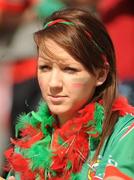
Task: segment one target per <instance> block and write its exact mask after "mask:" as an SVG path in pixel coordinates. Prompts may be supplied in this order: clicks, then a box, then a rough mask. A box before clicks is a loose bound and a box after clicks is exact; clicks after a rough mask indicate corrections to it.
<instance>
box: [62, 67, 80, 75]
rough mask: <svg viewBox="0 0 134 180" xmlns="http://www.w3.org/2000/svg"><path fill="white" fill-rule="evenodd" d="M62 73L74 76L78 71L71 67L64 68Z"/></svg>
mask: <svg viewBox="0 0 134 180" xmlns="http://www.w3.org/2000/svg"><path fill="white" fill-rule="evenodd" d="M64 71H65V72H67V73H69V74H74V73H76V72H78V71H79V70H78V69H76V68H73V67H65V68H64Z"/></svg>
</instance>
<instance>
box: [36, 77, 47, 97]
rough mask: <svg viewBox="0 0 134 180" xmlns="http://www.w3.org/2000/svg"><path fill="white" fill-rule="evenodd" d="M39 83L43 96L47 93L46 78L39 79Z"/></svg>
mask: <svg viewBox="0 0 134 180" xmlns="http://www.w3.org/2000/svg"><path fill="white" fill-rule="evenodd" d="M38 82H39V86H40V89H41V92H42V94H44V93H45V91H46V87H47V82H46V81H45V80H44V78H42V77H40V76H39V77H38Z"/></svg>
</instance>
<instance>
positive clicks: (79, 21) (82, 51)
mask: <svg viewBox="0 0 134 180" xmlns="http://www.w3.org/2000/svg"><path fill="white" fill-rule="evenodd" d="M57 19H63V20H65V21H67V22H71V23H72V25H66V24H64V23H62V24H61V23H56V24H54V25H52V26H50V27H47V28H44V29H42V30H39V31H38V32H36V33H35V42H36V44H37V47H38V48H40V47H42V48H44V49H45V53H47V54H48V55H49V56H52V57H54V58H58V55H55V54H53V53H52V52H49V50H47V47H45V40H46V39H52V40H53V41H54V42H55V43H57V44H58V45H59V46H61V47H62V48H63V49H64V50H66V51H67V52H68V53H69V54H70V55H71V56H72V57H73V58H74V59H76V60H77V61H79V62H80V63H81V64H82V65H83V66H84V67H85V68H86V70H88V71H89V72H90V73H92V74H94V73H95V71H96V70H97V69H102V68H105V61H106V62H107V63H108V66H109V72H108V75H107V78H106V80H105V82H104V83H103V84H102V85H101V86H98V87H96V91H95V93H94V96H93V100H99V99H102V100H103V106H104V112H105V120H104V123H103V133H102V138H101V140H100V144H99V146H98V149H97V151H96V154H95V157H94V159H96V158H97V155H98V153H99V151H100V149H101V147H102V145H103V143H104V140H105V139H106V137H108V136H109V135H110V134H111V133H112V130H113V127H114V125H115V123H116V121H117V118H118V114H117V113H114V114H113V113H112V111H111V108H112V104H113V102H114V100H115V98H116V96H117V77H116V65H115V64H116V63H115V51H114V47H113V44H112V41H111V39H110V37H109V35H108V33H107V31H106V29H105V27H104V25H103V24H102V23H101V22H100V21H99V20H97V19H96V18H95V17H93V16H92V15H91V14H90V13H89V12H87V11H85V10H80V9H76V8H73V9H72V8H71V9H70V8H68V9H64V10H61V11H58V12H55V13H54V14H52V15H51V16H50V17H49V18H47V19H46V21H45V24H47V23H48V22H50V21H54V20H57ZM104 57H105V58H104ZM59 58H60V57H59Z"/></svg>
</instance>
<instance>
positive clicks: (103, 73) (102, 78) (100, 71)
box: [96, 67, 109, 86]
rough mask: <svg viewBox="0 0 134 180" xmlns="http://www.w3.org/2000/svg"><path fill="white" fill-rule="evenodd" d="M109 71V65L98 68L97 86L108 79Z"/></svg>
mask: <svg viewBox="0 0 134 180" xmlns="http://www.w3.org/2000/svg"><path fill="white" fill-rule="evenodd" d="M108 72H109V67H105V68H102V69H98V70H97V72H96V78H97V80H96V86H101V85H102V84H103V83H104V82H105V80H106V79H107V75H108Z"/></svg>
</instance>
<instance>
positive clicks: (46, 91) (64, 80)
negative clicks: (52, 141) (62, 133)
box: [38, 39, 99, 122]
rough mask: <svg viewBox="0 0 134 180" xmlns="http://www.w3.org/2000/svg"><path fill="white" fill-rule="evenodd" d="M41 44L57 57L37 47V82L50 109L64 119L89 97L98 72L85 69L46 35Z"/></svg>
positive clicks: (70, 115) (92, 92)
mask: <svg viewBox="0 0 134 180" xmlns="http://www.w3.org/2000/svg"><path fill="white" fill-rule="evenodd" d="M45 46H46V47H47V48H48V50H49V51H50V52H52V53H53V54H55V55H56V56H57V55H58V56H59V57H60V59H59V60H57V59H51V58H50V57H48V56H47V55H46V54H45V52H44V51H42V50H41V47H39V58H38V81H39V85H40V88H41V92H42V95H43V98H44V100H45V101H46V102H47V104H48V106H49V108H50V111H51V112H52V113H54V114H56V115H57V116H58V117H59V119H60V120H61V121H62V122H64V121H66V120H67V119H70V118H72V117H73V116H74V115H75V114H76V112H77V111H78V110H79V109H80V108H81V107H82V106H83V105H85V104H86V103H87V102H88V101H90V100H91V98H92V96H93V94H94V91H95V88H96V86H97V85H98V83H99V80H98V76H97V75H96V76H95V75H93V74H91V73H89V72H88V71H87V70H86V69H85V68H84V66H83V65H82V64H81V63H80V62H78V61H76V60H75V59H74V58H73V57H72V56H71V55H69V54H68V53H67V52H66V51H65V50H64V49H63V48H61V47H60V46H59V45H58V44H56V43H55V42H54V41H52V40H50V39H47V40H46V42H45Z"/></svg>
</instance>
